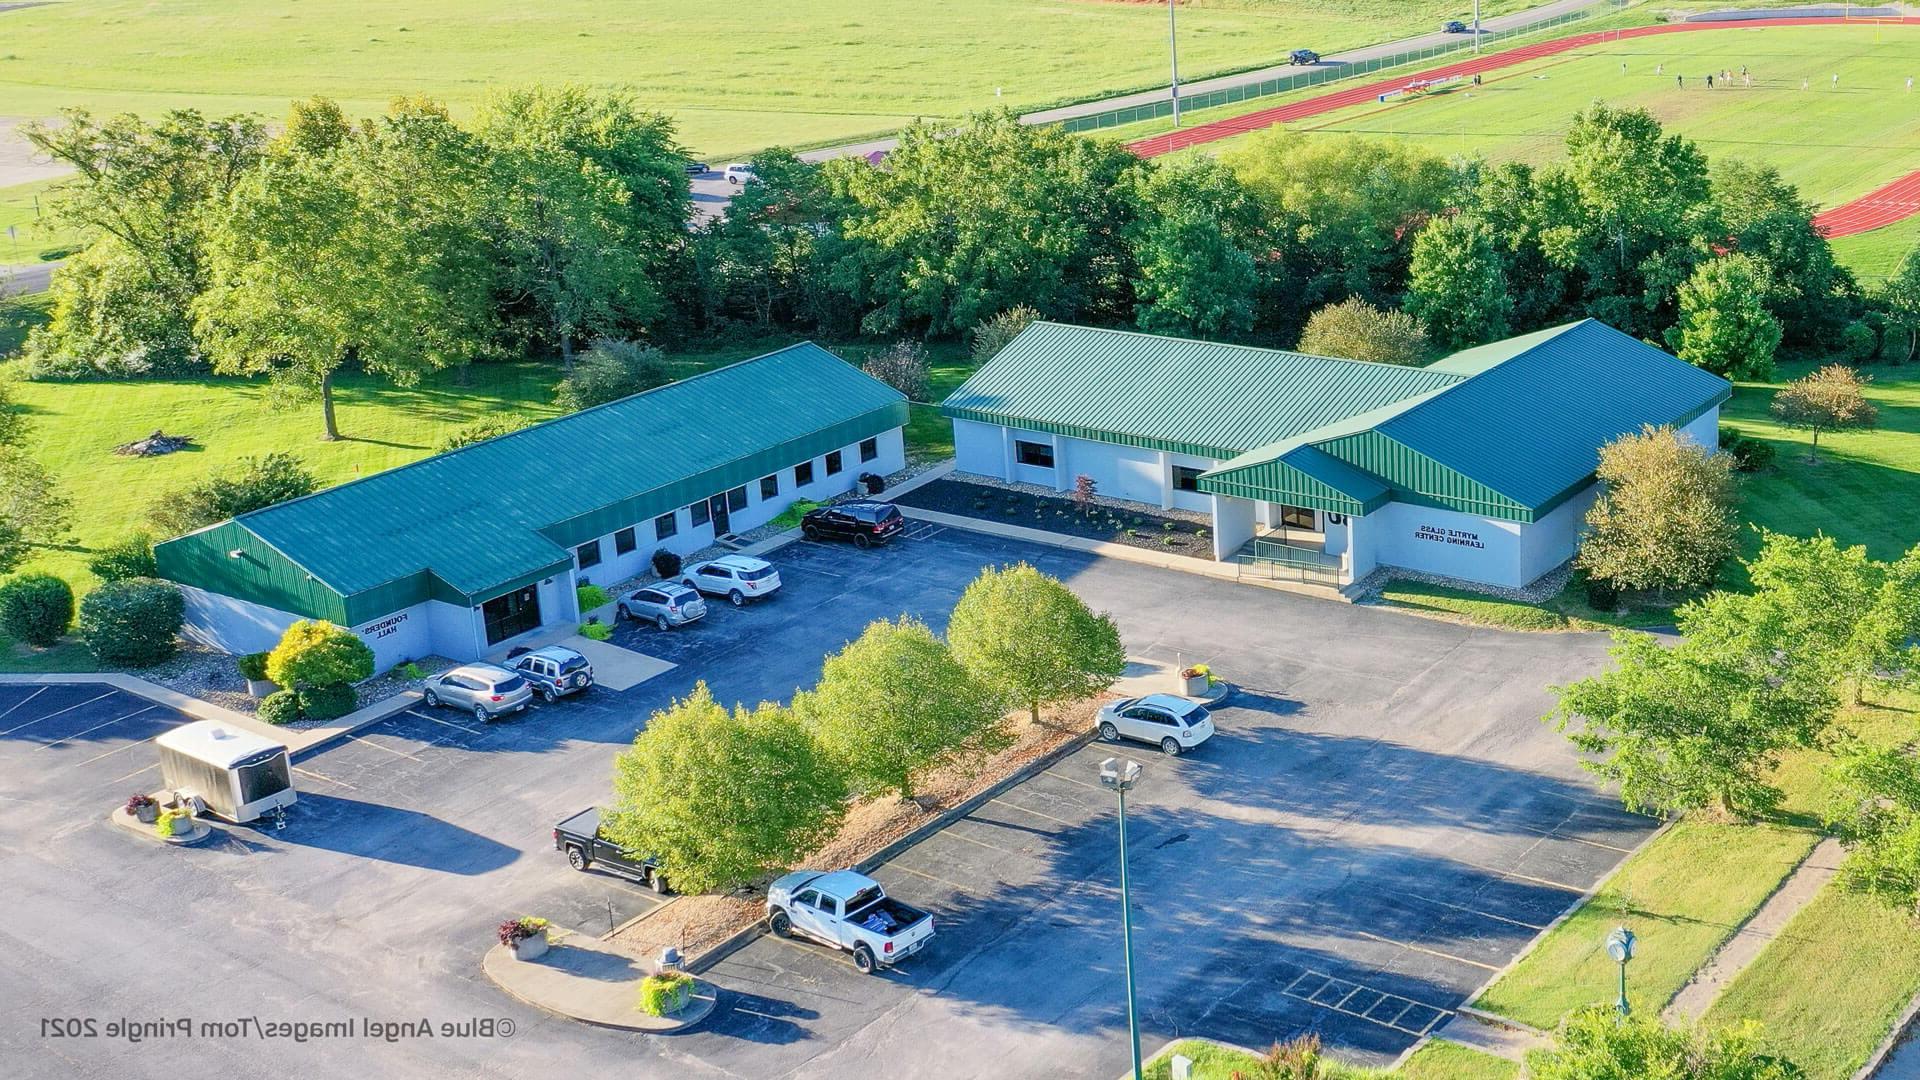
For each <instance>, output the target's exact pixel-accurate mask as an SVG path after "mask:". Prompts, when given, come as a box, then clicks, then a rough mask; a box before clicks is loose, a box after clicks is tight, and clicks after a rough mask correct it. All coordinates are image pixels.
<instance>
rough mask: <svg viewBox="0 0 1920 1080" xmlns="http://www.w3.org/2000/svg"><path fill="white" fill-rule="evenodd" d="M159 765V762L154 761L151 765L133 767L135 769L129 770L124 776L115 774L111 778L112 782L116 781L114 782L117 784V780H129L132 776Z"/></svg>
mask: <svg viewBox="0 0 1920 1080" xmlns="http://www.w3.org/2000/svg"><path fill="white" fill-rule="evenodd" d="M159 767H160V763H159V762H157V761H156V762H154V763H153V764H151V765H145V766H142V767H140V768H138V769H135V770H133V771H132V772H130V773H128V774H127V775H125V776H116V777H114V778H113V783H116V784H117V783H119V782H120V781H122V780H131V779H133V778H134V777H136V776H139V775H140V774H141V773H143V772H147V771H149V770H152V769H157V768H159Z"/></svg>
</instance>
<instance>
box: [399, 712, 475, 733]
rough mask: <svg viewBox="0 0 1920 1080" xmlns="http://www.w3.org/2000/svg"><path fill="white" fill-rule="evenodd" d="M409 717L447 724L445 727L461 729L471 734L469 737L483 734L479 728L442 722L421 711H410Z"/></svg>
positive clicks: (449, 721)
mask: <svg viewBox="0 0 1920 1080" xmlns="http://www.w3.org/2000/svg"><path fill="white" fill-rule="evenodd" d="M407 715H408V716H417V717H419V718H420V719H422V720H431V721H433V722H434V723H436V724H445V725H447V726H448V727H450V728H459V729H460V730H461V731H464V732H466V733H467V734H469V735H479V734H481V731H480V729H479V728H470V727H468V726H466V725H465V724H456V723H454V722H453V721H451V720H442V719H440V718H439V717H437V716H428V715H427V714H426V713H423V712H420V711H419V710H417V709H408V710H407Z"/></svg>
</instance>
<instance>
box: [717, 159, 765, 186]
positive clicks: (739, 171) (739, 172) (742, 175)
mask: <svg viewBox="0 0 1920 1080" xmlns="http://www.w3.org/2000/svg"><path fill="white" fill-rule="evenodd" d="M723 175H724V176H726V178H727V183H729V184H734V185H742V186H743V185H746V184H751V183H753V182H754V181H755V180H758V179H760V178H759V177H758V176H755V175H754V174H753V166H751V165H748V164H746V163H745V162H740V161H736V162H734V163H733V164H731V165H729V166H727V168H726V171H725V173H723Z"/></svg>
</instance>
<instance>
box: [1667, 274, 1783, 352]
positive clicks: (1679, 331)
mask: <svg viewBox="0 0 1920 1080" xmlns="http://www.w3.org/2000/svg"><path fill="white" fill-rule="evenodd" d="M1767 280H1768V275H1767V268H1766V266H1765V264H1763V263H1761V262H1759V261H1758V260H1756V259H1754V258H1753V257H1752V256H1749V255H1739V254H1734V255H1723V256H1721V257H1720V258H1717V259H1710V260H1708V261H1706V262H1703V263H1701V264H1700V265H1699V266H1698V267H1697V268H1695V270H1694V271H1693V275H1692V276H1691V277H1689V278H1687V280H1686V283H1685V284H1683V285H1681V286H1680V290H1679V302H1680V319H1679V322H1678V323H1676V324H1675V325H1674V326H1673V328H1672V329H1670V330H1668V331H1667V344H1668V345H1669V346H1670V347H1671V348H1672V349H1673V351H1674V354H1675V355H1677V356H1678V357H1680V359H1682V360H1685V361H1687V362H1688V363H1690V364H1695V365H1698V366H1700V367H1703V368H1706V369H1707V370H1708V371H1711V372H1713V373H1714V374H1716V375H1722V376H1725V377H1726V378H1729V379H1765V378H1768V377H1770V376H1771V375H1772V374H1773V353H1774V350H1775V349H1777V348H1778V347H1779V346H1780V321H1779V320H1778V319H1775V318H1774V317H1773V315H1772V313H1770V312H1769V311H1767V307H1766V303H1765V297H1766V294H1767V288H1768V285H1767Z"/></svg>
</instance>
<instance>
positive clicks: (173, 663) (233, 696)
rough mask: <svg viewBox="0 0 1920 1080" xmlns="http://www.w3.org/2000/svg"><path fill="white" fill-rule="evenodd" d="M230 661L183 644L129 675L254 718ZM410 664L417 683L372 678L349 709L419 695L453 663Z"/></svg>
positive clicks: (299, 725) (431, 659) (437, 659)
mask: <svg viewBox="0 0 1920 1080" xmlns="http://www.w3.org/2000/svg"><path fill="white" fill-rule="evenodd" d="M234 659H235V658H234V657H232V656H229V655H228V654H226V653H223V652H221V651H219V650H218V649H211V648H208V647H207V646H205V645H196V644H193V643H191V642H182V643H181V644H180V651H179V652H177V653H175V654H174V655H173V657H172V658H171V659H168V660H163V661H161V662H160V663H158V664H155V665H154V666H152V667H150V668H139V669H129V672H130V674H134V675H138V676H140V677H141V678H143V679H146V680H147V681H148V682H153V683H158V684H159V685H161V686H164V687H166V688H167V689H169V690H177V691H179V692H180V693H182V694H186V695H187V696H188V697H196V698H199V699H200V700H202V701H205V702H209V703H211V704H214V705H218V706H221V707H222V708H226V709H232V710H233V711H234V712H237V713H242V714H244V715H247V716H253V715H254V714H256V713H257V712H259V709H260V702H259V700H258V699H257V698H255V697H254V696H253V695H251V694H249V693H247V681H246V680H245V679H243V678H241V677H240V669H239V668H238V667H237V666H235V664H234ZM414 663H415V664H416V665H418V666H419V668H420V672H421V675H422V678H419V679H409V678H407V677H406V676H405V675H404V674H402V673H401V672H400V670H399V669H398V668H395V669H393V670H391V671H387V672H385V673H383V674H380V675H377V676H375V677H373V678H371V679H368V680H367V681H365V682H363V683H359V684H357V685H355V686H354V688H353V696H354V706H353V707H354V708H356V709H364V708H366V707H367V706H369V705H372V704H373V703H375V702H377V701H385V700H386V699H387V698H390V697H392V696H394V695H395V694H398V693H401V692H403V691H407V690H418V689H419V688H420V687H421V685H422V684H423V683H424V682H425V681H426V679H425V676H429V675H437V674H439V673H440V672H442V671H445V670H447V669H448V668H450V667H453V666H454V664H453V661H451V660H448V659H447V658H446V657H444V656H428V657H423V658H421V659H419V660H415V661H414ZM330 723H333V721H331V720H298V721H295V722H294V723H291V724H287V725H285V726H286V727H288V728H291V729H293V730H296V731H298V730H301V729H304V728H311V727H318V726H320V725H321V724H330Z"/></svg>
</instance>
